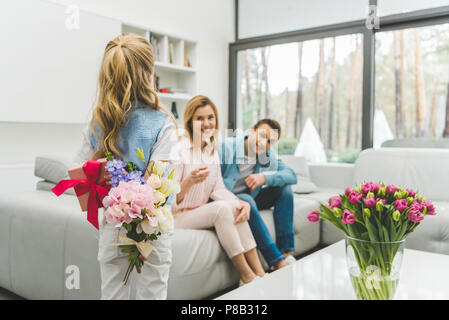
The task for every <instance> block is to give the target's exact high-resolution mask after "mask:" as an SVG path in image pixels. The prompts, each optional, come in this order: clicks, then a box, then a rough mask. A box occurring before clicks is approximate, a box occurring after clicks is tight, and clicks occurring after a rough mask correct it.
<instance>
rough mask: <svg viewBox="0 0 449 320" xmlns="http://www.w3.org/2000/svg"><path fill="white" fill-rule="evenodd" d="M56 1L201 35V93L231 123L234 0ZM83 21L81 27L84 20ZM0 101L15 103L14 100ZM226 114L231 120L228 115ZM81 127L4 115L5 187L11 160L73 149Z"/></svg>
mask: <svg viewBox="0 0 449 320" xmlns="http://www.w3.org/2000/svg"><path fill="white" fill-rule="evenodd" d="M4 1H6V0H4ZM8 1H15V0H8ZM52 2H55V3H59V4H62V5H67V6H68V5H76V6H78V7H79V8H80V9H81V10H86V11H90V12H93V13H96V14H99V15H103V16H107V17H111V18H116V19H119V20H122V21H126V22H131V23H135V24H141V25H145V26H148V27H150V28H153V29H155V30H159V31H161V32H165V33H168V34H173V35H178V36H180V37H184V38H188V39H192V40H195V41H197V42H198V45H197V93H201V94H204V95H207V96H209V97H210V98H211V99H212V100H213V101H214V102H215V103H216V105H217V106H218V107H219V109H220V118H221V119H222V121H221V123H223V124H225V123H227V116H228V45H229V43H230V42H233V41H234V34H235V31H234V0H189V1H184V0H164V1H161V0H52ZM35 14H39V13H38V12H36V13H35ZM80 25H81V27H82V21H80ZM10 49H13V48H10ZM0 56H1V54H0ZM67 76H69V75H67ZM74 90H76V88H74ZM61 103H63V101H61ZM0 107H1V108H14V106H11V105H8V106H4V105H1V106H0ZM225 119H226V121H223V120H225ZM82 127H83V125H76V124H73V125H61V124H46V123H35V124H30V123H14V122H12V123H11V122H2V119H0V150H1V151H0V192H3V191H4V190H5V187H4V185H5V183H6V182H4V181H8V180H9V179H10V178H11V179H12V178H13V174H12V172H13V170H8V166H9V165H17V164H32V163H33V162H34V158H35V156H36V155H38V154H49V153H53V154H56V153H64V154H70V153H72V152H73V153H74V152H75V151H76V148H77V146H78V144H79V143H80V141H81V129H82ZM19 169H20V167H19V168H17V166H16V167H14V170H19ZM27 170H28V171H27V172H31V170H29V169H27ZM14 172H16V171H14ZM29 181H30V182H25V183H28V186H27V187H26V188H27V189H29V188H30V186H29V185H30V183H31V181H33V182H32V183H34V178H33V177H30V180H29ZM2 186H3V187H2Z"/></svg>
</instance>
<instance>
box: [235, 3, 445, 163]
mask: <svg viewBox="0 0 449 320" xmlns="http://www.w3.org/2000/svg"><path fill="white" fill-rule="evenodd" d="M363 2H364V3H365V4H364V5H366V8H367V9H369V10H367V16H366V19H363V20H357V21H350V22H345V23H339V24H335V25H323V26H321V27H314V28H310V29H302V30H296V31H291V32H284V33H279V34H274V35H265V36H259V37H253V38H249V39H239V40H238V41H236V42H235V43H233V44H231V46H230V67H231V68H230V70H231V73H230V92H229V93H230V113H229V114H230V125H231V126H233V127H234V128H238V129H244V130H247V129H248V128H249V127H250V126H251V125H252V124H254V123H255V122H256V121H257V120H258V119H261V118H264V117H271V118H274V119H276V120H278V121H279V122H280V124H281V127H282V136H281V140H280V142H279V144H278V152H279V153H280V154H295V155H299V156H304V157H306V159H307V160H308V161H309V162H313V163H322V162H326V161H327V162H354V161H355V160H356V159H357V157H358V154H359V153H360V151H361V150H362V149H366V148H371V147H375V148H376V147H393V146H394V147H438V148H449V139H448V138H449V2H448V1H445V0H431V1H426V2H425V3H424V2H422V1H415V0H413V1H411V2H404V1H399V0H398V1H396V0H395V1H390V0H388V1H386V0H385V1H380V0H378V1H376V0H369V1H368V0H365V1H363ZM446 3H447V4H448V6H444V5H445V4H446ZM368 4H369V5H370V6H369V7H368ZM342 8H343V7H339V9H338V10H340V11H341V10H343V9H342ZM376 8H377V9H378V10H377V13H376V10H374V9H376ZM336 10H337V9H336ZM248 12H249V11H248ZM292 12H293V11H292ZM340 13H341V12H340ZM290 14H293V13H290ZM302 14H304V12H302ZM310 14H311V16H312V15H313V10H311V11H310ZM373 14H374V16H373ZM376 14H377V15H378V16H381V19H376V17H375V15H376ZM281 16H284V15H281ZM240 18H242V17H240ZM239 20H240V19H239ZM258 23H259V24H263V23H264V22H263V19H262V20H259V21H258ZM237 30H239V28H238V25H237ZM287 30H288V29H287Z"/></svg>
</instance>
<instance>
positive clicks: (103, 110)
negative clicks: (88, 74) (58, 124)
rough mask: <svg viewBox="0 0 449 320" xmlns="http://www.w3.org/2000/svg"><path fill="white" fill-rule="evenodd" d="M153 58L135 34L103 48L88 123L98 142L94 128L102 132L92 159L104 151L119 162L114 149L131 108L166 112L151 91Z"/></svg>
mask: <svg viewBox="0 0 449 320" xmlns="http://www.w3.org/2000/svg"><path fill="white" fill-rule="evenodd" d="M153 76H154V56H153V48H152V47H151V44H150V43H149V42H148V41H147V40H146V39H145V38H143V37H141V36H138V35H135V34H127V35H123V34H122V35H119V36H117V37H116V38H115V39H114V40H112V41H109V43H108V44H107V45H106V49H105V52H104V56H103V59H102V62H101V68H100V74H99V77H98V88H97V91H98V99H97V104H96V107H95V109H94V111H93V115H92V120H91V122H90V131H91V132H92V133H93V134H94V135H95V136H96V137H97V139H100V138H99V137H98V135H97V133H96V132H95V130H94V125H95V124H96V125H98V127H99V129H101V132H102V136H101V139H100V140H99V142H100V141H101V144H100V148H99V149H98V150H96V151H95V154H94V156H93V159H98V158H102V157H104V154H105V152H106V151H110V152H112V153H113V154H114V155H116V156H118V157H120V158H122V155H121V153H120V150H118V149H117V147H116V140H117V138H118V136H119V133H120V129H121V128H122V127H123V126H125V125H126V123H127V121H128V120H127V118H128V117H127V113H128V112H129V111H131V108H132V106H133V105H137V104H143V105H145V107H148V108H152V109H154V110H160V111H162V112H165V113H166V114H167V115H168V116H169V117H170V118H171V120H172V121H173V122H174V123H175V125H176V121H175V119H174V117H173V115H172V114H171V113H170V112H168V111H167V110H166V109H165V108H164V107H163V106H162V105H161V104H160V103H159V98H158V96H157V93H156V91H155V90H154V89H153Z"/></svg>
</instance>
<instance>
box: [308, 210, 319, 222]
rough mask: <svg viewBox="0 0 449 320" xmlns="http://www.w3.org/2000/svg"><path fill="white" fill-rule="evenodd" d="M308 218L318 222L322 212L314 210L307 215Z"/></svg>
mask: <svg viewBox="0 0 449 320" xmlns="http://www.w3.org/2000/svg"><path fill="white" fill-rule="evenodd" d="M307 220H309V221H310V222H318V221H319V220H320V213H319V212H318V211H312V212H311V213H309V215H308V216H307Z"/></svg>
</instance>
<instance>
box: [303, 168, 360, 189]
mask: <svg viewBox="0 0 449 320" xmlns="http://www.w3.org/2000/svg"><path fill="white" fill-rule="evenodd" d="M309 170H310V177H311V179H312V181H313V183H315V184H316V185H317V187H319V188H320V187H321V188H340V189H342V190H344V189H345V188H346V187H349V186H352V178H353V175H354V164H348V163H326V164H309Z"/></svg>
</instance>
